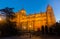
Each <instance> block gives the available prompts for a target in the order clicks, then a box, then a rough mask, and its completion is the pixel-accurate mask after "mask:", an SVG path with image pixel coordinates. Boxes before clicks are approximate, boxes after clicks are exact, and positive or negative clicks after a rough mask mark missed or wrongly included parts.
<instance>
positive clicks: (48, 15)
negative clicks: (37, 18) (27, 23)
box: [46, 5, 56, 25]
mask: <svg viewBox="0 0 60 39" xmlns="http://www.w3.org/2000/svg"><path fill="white" fill-rule="evenodd" d="M46 21H47V25H53V24H55V23H56V20H55V16H54V12H53V9H52V7H51V6H50V5H48V6H47V11H46Z"/></svg>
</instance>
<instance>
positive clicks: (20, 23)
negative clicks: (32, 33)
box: [15, 5, 56, 30]
mask: <svg viewBox="0 0 60 39" xmlns="http://www.w3.org/2000/svg"><path fill="white" fill-rule="evenodd" d="M15 21H16V24H17V29H22V30H37V29H38V28H39V29H41V27H42V26H45V25H47V26H48V27H50V26H51V25H53V24H55V23H56V20H55V16H54V13H53V9H52V7H51V6H50V5H48V7H47V9H46V12H40V13H35V14H30V15H26V11H25V10H24V9H22V10H20V11H19V12H17V13H16V18H15Z"/></svg>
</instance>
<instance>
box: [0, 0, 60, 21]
mask: <svg viewBox="0 0 60 39" xmlns="http://www.w3.org/2000/svg"><path fill="white" fill-rule="evenodd" d="M48 4H50V6H52V8H53V10H54V14H55V17H56V19H57V21H58V20H60V0H0V9H2V8H5V7H12V8H14V11H15V12H18V11H19V10H21V9H22V8H24V9H25V10H26V12H27V14H34V13H38V12H45V11H46V8H47V5H48Z"/></svg>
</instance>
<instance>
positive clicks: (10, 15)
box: [0, 7, 17, 35]
mask: <svg viewBox="0 0 60 39" xmlns="http://www.w3.org/2000/svg"><path fill="white" fill-rule="evenodd" d="M0 11H2V12H4V13H2V14H4V15H6V23H5V24H4V26H3V27H2V29H1V30H2V34H3V35H14V34H16V33H17V30H16V29H15V27H16V24H15V23H16V22H13V21H12V20H13V19H14V18H15V13H14V12H13V8H8V7H6V8H4V9H1V10H0Z"/></svg>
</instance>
